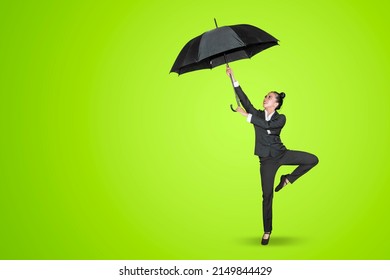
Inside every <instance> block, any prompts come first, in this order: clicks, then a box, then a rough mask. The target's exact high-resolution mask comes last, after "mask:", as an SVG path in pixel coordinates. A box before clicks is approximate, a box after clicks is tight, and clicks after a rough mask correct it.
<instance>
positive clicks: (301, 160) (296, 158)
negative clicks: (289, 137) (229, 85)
mask: <svg viewBox="0 0 390 280" xmlns="http://www.w3.org/2000/svg"><path fill="white" fill-rule="evenodd" d="M226 73H227V75H228V76H231V78H232V81H233V86H234V90H235V92H236V94H237V96H238V97H239V98H240V101H241V104H242V106H243V107H244V108H245V110H244V109H243V108H241V107H238V108H237V109H236V111H237V112H239V113H240V114H241V115H242V116H244V117H246V118H247V121H248V122H250V123H252V124H253V125H254V128H255V134H256V143H255V155H257V156H258V157H259V159H260V175H261V186H262V190H263V226H264V235H263V237H262V240H261V244H262V245H267V244H268V242H269V239H270V236H271V232H272V199H273V189H274V180H275V174H276V172H277V170H278V169H279V167H280V166H282V165H298V167H297V168H296V169H295V170H294V171H293V172H292V173H291V174H286V175H282V176H281V178H280V182H279V184H278V185H277V186H276V188H275V191H276V192H278V191H280V190H281V189H282V188H284V187H285V186H286V185H287V184H289V183H290V184H292V183H294V182H295V181H296V180H297V179H298V178H299V177H301V176H302V175H303V174H305V173H306V172H308V171H309V170H310V169H312V168H313V167H314V166H315V165H316V164H317V163H318V158H317V157H316V156H315V155H312V154H309V153H306V152H299V151H292V150H288V149H287V148H286V147H285V146H284V145H283V143H282V141H281V139H280V133H281V131H282V128H283V127H284V125H285V123H286V117H285V116H284V115H282V114H279V113H278V112H277V110H278V109H280V107H282V105H283V99H284V98H285V97H286V95H285V94H284V93H283V92H281V93H278V92H276V91H271V92H269V93H268V94H267V95H266V96H265V98H264V100H263V107H264V110H257V109H256V108H255V107H253V105H252V104H251V102H250V101H249V99H248V97H247V96H246V95H245V93H244V92H243V91H242V89H241V87H240V85H239V83H238V82H237V81H236V80H235V78H234V75H233V71H232V69H231V68H229V66H227V67H226Z"/></svg>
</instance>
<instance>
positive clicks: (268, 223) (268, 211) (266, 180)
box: [260, 159, 280, 232]
mask: <svg viewBox="0 0 390 280" xmlns="http://www.w3.org/2000/svg"><path fill="white" fill-rule="evenodd" d="M279 166H280V165H279V164H278V162H275V161H273V160H271V159H270V160H267V161H264V162H261V163H260V175H261V188H262V190H263V226H264V232H271V231H272V200H273V195H274V180H275V174H276V171H277V170H278V168H279Z"/></svg>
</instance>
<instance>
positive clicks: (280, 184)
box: [275, 175, 287, 192]
mask: <svg viewBox="0 0 390 280" xmlns="http://www.w3.org/2000/svg"><path fill="white" fill-rule="evenodd" d="M286 180H287V176H286V175H282V176H281V177H280V183H279V185H277V186H276V188H275V192H278V191H280V190H281V189H283V188H284V187H285V186H286V185H287V182H286Z"/></svg>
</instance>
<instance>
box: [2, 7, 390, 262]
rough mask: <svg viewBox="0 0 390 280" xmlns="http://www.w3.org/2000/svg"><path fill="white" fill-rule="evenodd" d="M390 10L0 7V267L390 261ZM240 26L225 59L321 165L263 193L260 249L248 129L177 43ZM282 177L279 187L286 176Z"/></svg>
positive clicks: (222, 88)
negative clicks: (248, 31) (238, 42)
mask: <svg viewBox="0 0 390 280" xmlns="http://www.w3.org/2000/svg"><path fill="white" fill-rule="evenodd" d="M388 15H389V5H388V4H385V1H382V0H372V1H353V0H330V1H329V0H327V1H325V0H321V1H311V0H298V1H287V0H284V1H258V0H252V1H209V0H208V1H205V0H199V1H176V0H170V1H158V0H150V1H81V0H77V1H24V2H15V1H8V0H6V1H2V2H1V4H0V30H1V34H0V65H1V75H0V91H1V102H0V106H1V108H0V114H1V166H0V167H1V169H0V170H1V171H0V172H1V176H0V185H1V186H0V216H1V230H0V240H1V245H0V258H1V259H389V256H390V242H389V236H390V227H389V194H390V180H389V179H390V178H389V167H388V163H389V160H388V157H389V156H390V149H389V140H390V139H389V132H390V131H389V130H390V125H389V120H390V113H389V111H390V110H389V101H390V86H389V74H390V55H389V50H390V46H389V42H390V40H389V38H388V28H389V23H390V22H389V19H388V18H389V17H388ZM214 17H216V18H217V19H218V21H219V25H220V26H223V25H231V24H239V23H248V24H252V25H256V26H259V27H260V28H262V29H264V30H266V31H268V32H269V33H271V34H272V35H274V36H275V37H276V38H278V39H279V40H280V46H277V47H273V48H271V49H269V50H267V51H265V52H263V53H261V54H259V55H257V56H255V57H254V58H252V59H251V60H242V61H237V62H234V63H232V64H231V66H232V68H233V69H234V71H235V74H236V78H237V79H238V80H239V81H240V83H241V85H242V86H243V88H244V89H245V90H246V92H247V94H248V95H249V97H250V98H251V99H252V101H253V103H254V104H256V105H258V106H260V104H261V100H262V98H263V96H264V94H265V93H267V92H268V91H269V90H281V91H285V92H286V94H287V97H286V99H285V105H284V107H283V108H282V110H281V112H282V113H284V114H286V116H287V124H286V126H285V128H284V130H283V134H282V139H283V142H284V143H285V145H286V146H287V147H288V148H290V149H297V150H305V151H309V152H312V153H315V154H316V155H317V156H318V157H319V158H320V164H319V165H318V166H317V167H315V169H313V170H312V171H311V172H310V173H308V174H307V176H304V177H303V178H302V179H300V180H298V181H297V182H296V183H295V184H294V185H291V186H289V187H287V188H286V189H284V190H283V191H282V192H280V193H277V194H276V195H275V200H274V217H275V219H274V231H273V235H272V238H271V242H270V245H269V246H267V247H264V246H260V243H259V241H260V237H261V235H262V220H261V188H260V183H259V174H258V173H259V171H258V168H259V164H258V159H257V157H255V156H254V155H253V147H254V131H253V127H252V126H251V125H250V124H248V123H246V121H245V119H244V118H242V117H240V116H239V115H238V114H234V113H232V112H231V111H230V109H229V104H230V103H234V96H233V91H232V89H231V85H230V81H229V79H228V77H227V76H226V74H225V70H224V68H223V67H218V68H215V69H213V70H202V71H197V72H194V73H188V74H185V75H183V76H180V77H178V76H177V75H176V74H169V70H170V68H171V66H172V64H173V62H174V60H175V58H176V56H177V55H178V53H179V51H180V50H181V48H182V47H183V46H184V44H185V43H186V42H187V41H189V40H190V39H191V38H192V37H195V36H197V35H199V34H201V33H203V32H205V31H207V30H210V29H213V28H214V22H213V18H214ZM291 170H292V167H282V168H281V169H280V170H279V171H278V174H277V176H278V177H279V176H280V175H281V174H283V173H287V172H290V171H291Z"/></svg>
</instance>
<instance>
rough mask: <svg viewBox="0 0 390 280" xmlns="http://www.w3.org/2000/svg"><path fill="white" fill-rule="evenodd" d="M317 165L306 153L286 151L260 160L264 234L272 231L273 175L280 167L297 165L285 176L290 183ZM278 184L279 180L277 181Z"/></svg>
mask: <svg viewBox="0 0 390 280" xmlns="http://www.w3.org/2000/svg"><path fill="white" fill-rule="evenodd" d="M317 163H318V158H317V157H316V156H315V155H313V154H309V153H306V152H300V151H291V150H286V151H285V152H283V153H282V154H280V155H278V156H276V157H262V158H260V176H261V187H262V190H263V226H264V232H271V231H272V200H273V195H274V181H275V174H276V172H277V171H278V169H279V167H280V166H282V165H298V167H297V168H296V169H295V170H294V171H293V172H292V173H291V174H288V175H287V179H288V181H289V182H290V183H294V182H295V181H296V180H297V179H298V178H299V177H301V176H302V175H303V174H305V173H306V172H308V171H309V170H310V169H312V168H313V167H314V166H316V165H317ZM278 184H279V180H278Z"/></svg>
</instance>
